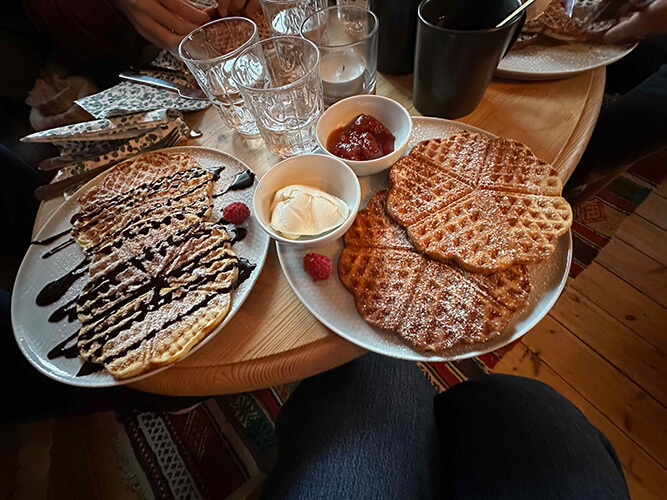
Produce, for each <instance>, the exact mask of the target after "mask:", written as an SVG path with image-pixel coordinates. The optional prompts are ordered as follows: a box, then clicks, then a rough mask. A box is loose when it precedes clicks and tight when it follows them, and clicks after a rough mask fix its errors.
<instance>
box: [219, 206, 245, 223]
mask: <svg viewBox="0 0 667 500" xmlns="http://www.w3.org/2000/svg"><path fill="white" fill-rule="evenodd" d="M222 216H223V217H224V218H225V220H226V221H227V222H231V223H232V224H234V225H238V224H241V223H243V221H244V220H246V219H247V218H248V217H250V209H249V208H248V207H247V206H246V204H245V203H241V202H240V201H235V202H234V203H230V204H229V205H227V206H226V207H225V208H224V210H223V211H222Z"/></svg>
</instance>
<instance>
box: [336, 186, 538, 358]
mask: <svg viewBox="0 0 667 500" xmlns="http://www.w3.org/2000/svg"><path fill="white" fill-rule="evenodd" d="M387 193H388V192H387V191H386V190H384V191H380V192H378V193H376V194H375V195H374V196H373V198H371V200H370V201H369V203H368V206H367V207H366V208H365V209H364V210H361V211H360V212H359V213H358V214H357V217H356V219H355V221H354V223H353V224H352V226H351V227H350V229H349V230H348V231H347V233H345V249H344V250H343V252H342V254H341V256H340V259H339V261H338V275H339V277H340V279H341V281H342V283H343V285H344V286H345V287H346V288H347V289H348V290H349V291H350V292H351V293H352V294H353V295H354V301H355V304H356V307H357V310H358V312H359V314H360V315H361V317H362V318H364V320H365V321H366V322H368V323H369V324H370V325H372V326H375V327H377V328H381V329H383V330H388V331H392V332H395V333H397V334H399V335H400V336H401V337H402V338H404V339H405V340H407V341H408V342H409V343H411V344H412V345H414V346H416V347H418V348H421V349H425V350H427V351H436V352H441V351H443V350H445V349H449V348H451V347H453V346H455V345H457V344H462V343H480V342H485V341H487V340H490V339H492V338H494V337H496V336H497V335H499V334H500V333H501V332H502V331H503V330H504V329H505V327H506V326H507V324H508V322H509V320H510V318H511V316H512V314H513V313H514V312H516V311H518V310H519V309H521V308H522V307H523V306H524V305H525V303H526V300H527V297H528V292H529V291H530V281H529V278H528V273H527V270H526V268H525V266H515V267H511V268H509V269H507V270H505V271H501V272H499V273H495V274H490V275H481V274H473V273H469V272H466V271H463V270H461V269H458V268H456V267H452V266H449V265H447V264H445V263H442V262H438V261H434V260H432V259H430V258H428V257H426V256H424V255H422V254H421V253H419V252H417V251H416V250H415V248H414V247H413V246H412V245H411V244H410V241H409V239H408V237H407V235H406V233H405V230H404V229H403V228H402V227H401V226H399V225H398V224H397V223H396V222H394V221H393V220H392V219H390V218H389V217H388V215H387V214H386V211H385V203H386V200H387Z"/></svg>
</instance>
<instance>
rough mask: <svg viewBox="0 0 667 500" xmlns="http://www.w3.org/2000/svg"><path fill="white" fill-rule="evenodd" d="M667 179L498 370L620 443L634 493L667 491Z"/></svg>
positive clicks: (653, 496) (659, 495)
mask: <svg viewBox="0 0 667 500" xmlns="http://www.w3.org/2000/svg"><path fill="white" fill-rule="evenodd" d="M666 265H667V181H666V182H664V183H663V184H662V185H661V186H660V187H659V188H658V189H656V190H655V191H654V192H653V193H652V194H651V195H650V196H649V198H648V199H647V200H646V201H645V202H644V203H643V204H642V205H641V206H640V207H639V208H638V210H637V211H636V212H635V213H634V214H633V215H632V216H630V217H628V218H627V219H625V220H624V221H623V223H622V224H621V226H620V227H619V229H618V231H617V232H616V234H615V235H614V237H613V238H612V240H611V242H610V243H609V244H608V245H607V246H606V247H604V248H603V249H602V251H601V252H600V254H599V255H598V256H597V258H596V259H595V262H594V263H593V264H592V265H591V266H589V267H588V268H587V269H586V270H585V271H584V272H583V273H581V274H580V275H579V276H578V277H577V278H576V279H570V280H569V281H568V284H567V286H566V288H565V291H564V292H563V294H562V296H561V297H560V299H559V300H558V302H557V303H556V305H555V306H554V308H553V309H552V310H551V312H550V313H549V315H548V316H547V317H546V318H545V319H544V320H543V321H542V322H540V324H539V325H537V326H536V327H535V328H534V329H533V330H531V331H530V332H529V333H528V334H526V335H525V336H524V337H523V338H522V340H521V342H520V343H519V345H518V346H517V347H516V348H514V349H513V350H512V351H510V352H509V353H508V354H507V355H506V356H505V357H504V358H503V359H502V360H501V361H500V362H499V363H498V365H496V368H495V372H497V373H511V374H518V375H523V376H525V377H531V378H534V379H538V380H541V381H542V382H545V383H547V384H549V385H551V386H552V387H553V388H555V389H556V390H557V391H559V392H560V393H561V394H562V395H563V396H565V397H566V398H568V399H569V400H570V401H572V402H573V403H574V404H575V405H576V406H577V407H578V408H579V409H580V410H581V411H582V412H583V413H584V414H585V415H586V417H588V419H589V420H590V421H591V422H592V423H593V424H594V425H595V426H597V427H598V428H599V429H600V430H601V431H602V432H603V433H604V434H605V435H606V436H607V437H608V438H609V439H610V441H611V442H612V443H613V445H614V447H615V448H616V451H617V453H618V455H619V458H620V460H621V463H622V464H623V468H624V470H625V474H626V479H627V481H628V485H629V486H630V493H631V495H632V498H633V499H635V500H637V499H661V498H665V491H664V490H665V487H667V469H666V467H667V358H666V356H665V354H666V353H667V309H666V308H665V307H666V306H667V267H666Z"/></svg>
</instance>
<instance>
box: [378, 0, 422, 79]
mask: <svg viewBox="0 0 667 500" xmlns="http://www.w3.org/2000/svg"><path fill="white" fill-rule="evenodd" d="M420 1H421V0H370V9H371V10H372V11H373V12H374V13H375V15H376V16H377V17H378V21H379V27H378V71H381V72H382V73H388V74H390V75H407V74H408V73H412V68H413V66H414V60H415V37H416V34H417V8H418V7H419V2H420Z"/></svg>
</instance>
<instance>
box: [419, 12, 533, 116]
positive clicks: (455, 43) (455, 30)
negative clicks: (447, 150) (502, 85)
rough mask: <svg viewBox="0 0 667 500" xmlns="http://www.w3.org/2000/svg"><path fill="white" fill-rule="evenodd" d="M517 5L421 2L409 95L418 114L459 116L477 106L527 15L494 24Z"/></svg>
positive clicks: (518, 15) (523, 14) (519, 15)
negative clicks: (410, 93)
mask: <svg viewBox="0 0 667 500" xmlns="http://www.w3.org/2000/svg"><path fill="white" fill-rule="evenodd" d="M520 5H521V0H424V1H423V2H422V3H421V4H420V5H419V9H418V13H417V18H418V19H417V46H416V51H415V71H414V78H413V98H412V99H413V102H414V104H415V107H416V108H417V109H418V110H419V112H420V113H422V114H424V115H427V116H440V117H442V118H458V117H461V116H465V115H467V114H468V113H471V112H472V111H473V110H474V109H475V108H476V107H477V105H478V104H479V101H480V100H481V99H482V95H484V91H485V90H486V87H487V86H488V84H489V82H490V81H491V78H492V77H493V73H494V72H495V70H496V68H497V67H498V63H499V62H500V59H501V58H502V57H503V56H504V55H505V54H506V53H507V52H508V51H509V49H510V48H511V47H512V45H514V42H515V41H516V38H517V37H518V36H519V33H520V32H521V28H522V27H523V23H524V22H525V19H526V14H525V12H522V13H521V14H517V15H516V16H514V18H512V19H511V20H510V21H508V22H507V24H505V25H504V26H503V27H501V28H495V26H496V25H497V24H498V23H499V22H500V21H502V20H503V19H505V18H506V17H507V16H508V15H510V14H511V13H512V12H513V11H514V10H515V9H516V8H517V7H519V6H520Z"/></svg>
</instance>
